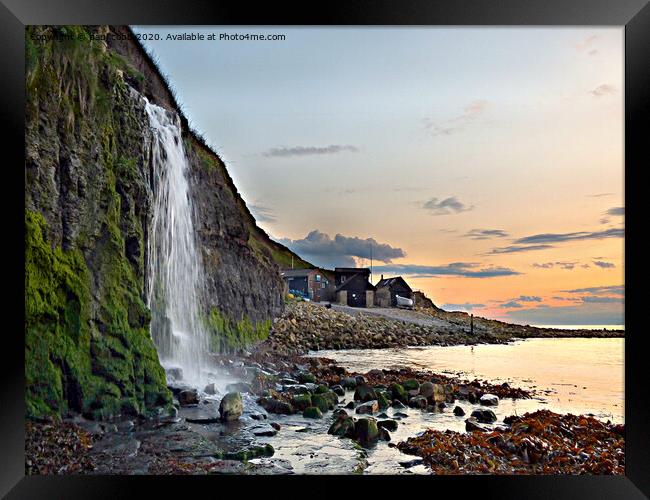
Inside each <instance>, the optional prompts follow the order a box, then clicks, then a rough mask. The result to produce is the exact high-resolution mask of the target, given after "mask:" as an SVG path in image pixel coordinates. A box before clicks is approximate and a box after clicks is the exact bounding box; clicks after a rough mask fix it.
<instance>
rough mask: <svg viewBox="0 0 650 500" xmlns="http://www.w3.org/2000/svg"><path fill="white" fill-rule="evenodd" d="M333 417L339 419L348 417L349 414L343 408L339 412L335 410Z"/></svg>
mask: <svg viewBox="0 0 650 500" xmlns="http://www.w3.org/2000/svg"><path fill="white" fill-rule="evenodd" d="M332 415H334V417H336V418H338V417H347V416H348V412H347V411H345V410H344V409H343V408H339V409H338V410H334V413H332Z"/></svg>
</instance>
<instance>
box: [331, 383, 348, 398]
mask: <svg viewBox="0 0 650 500" xmlns="http://www.w3.org/2000/svg"><path fill="white" fill-rule="evenodd" d="M332 391H334V393H335V394H336V395H337V396H345V389H343V387H341V386H340V385H333V386H332Z"/></svg>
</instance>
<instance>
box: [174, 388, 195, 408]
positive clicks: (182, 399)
mask: <svg viewBox="0 0 650 500" xmlns="http://www.w3.org/2000/svg"><path fill="white" fill-rule="evenodd" d="M178 402H179V403H180V405H181V406H189V405H197V404H199V394H198V393H197V392H196V389H186V390H184V391H181V392H179V393H178Z"/></svg>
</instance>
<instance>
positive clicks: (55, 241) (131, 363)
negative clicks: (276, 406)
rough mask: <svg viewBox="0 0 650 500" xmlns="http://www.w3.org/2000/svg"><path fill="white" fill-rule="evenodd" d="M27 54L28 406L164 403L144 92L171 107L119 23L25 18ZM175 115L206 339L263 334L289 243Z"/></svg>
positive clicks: (98, 410)
mask: <svg viewBox="0 0 650 500" xmlns="http://www.w3.org/2000/svg"><path fill="white" fill-rule="evenodd" d="M107 35H108V36H107ZM111 35H118V36H113V37H111ZM53 36H54V37H58V39H53V38H52V37H53ZM26 59H27V67H26V87H27V104H26V129H25V142H26V151H25V152H26V164H25V176H26V184H25V204H26V206H25V228H26V234H25V247H26V249H25V257H26V269H25V285H26V293H25V305H26V318H25V335H26V343H25V361H26V379H27V380H26V381H27V391H26V402H27V414H28V415H29V416H34V417H36V416H41V415H44V414H57V415H60V414H64V413H66V412H82V413H84V414H87V415H88V416H90V417H93V418H104V417H109V416H111V415H116V414H118V413H124V412H128V413H133V414H145V413H148V412H152V411H154V410H155V408H156V407H160V406H168V405H170V404H171V400H172V398H171V394H170V392H169V391H168V389H167V387H166V385H167V384H166V380H165V373H164V371H163V370H162V368H161V367H160V363H159V360H158V355H157V352H156V349H155V346H154V344H153V341H152V339H151V335H150V332H149V323H150V319H151V318H150V312H149V309H148V308H147V306H146V304H145V297H146V290H145V287H146V269H147V267H146V266H147V257H148V256H147V254H146V253H147V238H148V231H149V228H150V225H151V217H152V201H153V193H152V188H151V172H150V165H151V163H150V161H149V146H148V140H147V138H148V137H149V132H148V120H147V117H146V115H145V112H144V108H143V102H142V98H141V96H146V97H147V98H148V99H149V100H150V101H151V102H153V103H155V104H157V105H159V106H162V107H165V108H167V109H169V110H172V111H175V112H179V107H178V106H177V104H176V102H175V99H174V96H173V94H172V93H171V91H170V90H169V87H168V85H167V83H166V82H165V79H164V78H163V77H162V76H161V75H160V73H159V71H158V70H157V68H156V66H155V65H154V64H153V63H152V61H151V59H150V58H149V56H148V55H147V54H146V53H145V51H144V50H143V49H142V47H141V46H140V45H139V44H138V42H137V41H135V39H134V38H133V37H132V36H130V31H129V29H128V28H126V27H107V26H100V27H79V26H75V27H38V26H33V27H29V28H28V30H27V36H26ZM179 113H180V112H179ZM181 123H182V128H183V140H184V143H185V149H186V151H187V154H188V157H189V161H190V179H189V180H190V189H191V193H192V197H193V202H194V206H195V212H196V213H195V218H196V220H195V228H196V229H197V232H198V241H199V247H200V249H201V253H202V256H203V260H204V269H205V273H206V276H205V280H206V283H207V294H206V304H204V306H205V307H204V312H205V320H206V322H207V323H208V324H209V326H210V329H211V331H212V333H213V343H212V347H213V349H214V350H224V349H232V348H235V347H238V346H242V345H244V344H246V343H248V342H252V341H254V340H257V339H260V338H264V337H266V335H267V334H268V331H269V328H270V325H271V320H272V318H273V317H274V316H275V315H277V314H279V313H280V312H281V311H282V308H283V297H282V291H283V283H282V280H281V278H280V276H279V273H278V265H277V261H278V259H280V260H281V259H282V258H285V259H286V256H287V253H286V252H288V250H287V249H285V248H284V247H281V246H280V245H277V244H274V243H273V242H271V240H270V239H269V238H268V236H266V235H265V234H264V232H263V231H262V230H261V229H259V228H258V227H257V226H256V224H255V220H254V219H253V217H252V216H251V214H250V212H249V211H248V209H247V208H246V206H245V204H244V202H243V200H242V199H241V197H240V196H239V193H238V192H237V190H236V188H235V186H234V184H233V182H232V179H231V178H230V176H229V175H228V172H227V170H226V168H225V165H224V164H223V162H222V161H221V159H220V158H219V157H218V156H217V155H216V154H215V153H214V152H212V151H211V150H210V149H209V148H208V147H207V146H206V145H205V144H204V142H203V140H202V139H201V138H200V137H198V136H197V135H195V134H194V133H193V132H192V131H191V130H190V128H189V126H188V124H187V120H186V119H185V117H183V116H182V115H181ZM289 258H291V257H290V256H289Z"/></svg>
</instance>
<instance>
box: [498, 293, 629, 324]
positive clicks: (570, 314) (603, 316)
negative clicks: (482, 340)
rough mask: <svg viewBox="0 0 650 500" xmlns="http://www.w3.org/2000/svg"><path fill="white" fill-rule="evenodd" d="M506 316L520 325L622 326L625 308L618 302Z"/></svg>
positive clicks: (559, 307)
mask: <svg viewBox="0 0 650 500" xmlns="http://www.w3.org/2000/svg"><path fill="white" fill-rule="evenodd" d="M505 314H506V316H507V317H508V318H509V319H510V320H512V321H516V322H519V323H525V324H533V325H622V324H624V323H625V306H624V304H623V301H622V300H621V299H619V300H618V302H609V301H608V302H607V303H589V302H583V303H580V304H574V305H568V306H564V305H562V306H540V307H536V308H533V309H518V310H516V311H508V312H506V313H505Z"/></svg>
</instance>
